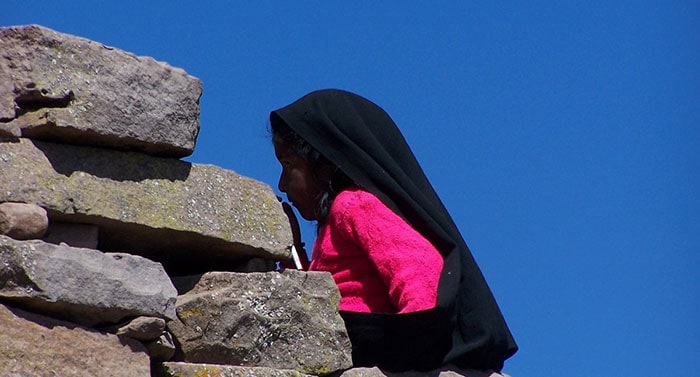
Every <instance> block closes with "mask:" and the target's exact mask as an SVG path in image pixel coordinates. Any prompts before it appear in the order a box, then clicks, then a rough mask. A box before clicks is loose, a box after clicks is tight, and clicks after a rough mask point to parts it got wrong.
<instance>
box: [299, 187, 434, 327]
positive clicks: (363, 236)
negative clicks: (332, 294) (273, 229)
mask: <svg viewBox="0 0 700 377" xmlns="http://www.w3.org/2000/svg"><path fill="white" fill-rule="evenodd" d="M442 264H443V260H442V256H441V255H440V253H439V252H438V251H437V249H435V247H433V245H431V244H430V242H429V241H428V240H426V239H425V237H423V236H422V235H421V234H420V233H418V232H417V231H416V230H414V229H413V228H412V227H411V226H410V225H408V223H406V222H405V221H404V220H403V219H402V218H401V217H399V216H398V215H397V214H395V213H394V212H393V211H392V210H391V209H389V208H388V207H387V206H386V205H384V203H382V202H381V201H380V200H379V199H378V198H377V197H376V196H374V195H373V194H371V193H369V192H367V191H364V190H362V189H360V188H357V187H352V188H350V189H347V190H345V191H343V192H341V193H340V194H339V195H338V196H337V197H336V198H335V200H334V201H333V204H332V205H331V210H330V213H329V216H328V220H327V222H326V223H325V224H324V225H323V226H322V227H321V229H320V232H319V235H318V238H317V239H316V242H315V243H314V247H313V252H312V261H311V265H310V266H309V270H312V271H314V270H315V271H329V272H330V273H331V274H333V279H335V282H336V284H337V285H338V288H339V290H340V295H341V299H340V310H345V311H353V312H372V313H407V312H414V311H419V310H426V309H430V308H433V307H435V302H436V299H437V286H438V281H439V278H440V272H441V271H442Z"/></svg>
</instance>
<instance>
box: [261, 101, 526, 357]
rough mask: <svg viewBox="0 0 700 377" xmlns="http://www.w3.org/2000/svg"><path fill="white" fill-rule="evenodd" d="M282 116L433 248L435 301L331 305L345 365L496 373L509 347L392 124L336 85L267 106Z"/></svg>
mask: <svg viewBox="0 0 700 377" xmlns="http://www.w3.org/2000/svg"><path fill="white" fill-rule="evenodd" d="M270 122H272V123H273V124H274V123H275V122H283V123H285V124H287V125H288V126H289V127H291V128H292V129H293V130H294V131H295V132H297V133H298V134H299V135H300V136H301V137H302V138H303V139H304V140H306V141H307V142H308V143H309V144H311V145H312V146H313V147H315V148H316V149H317V150H318V151H319V152H321V154H323V155H324V156H325V157H326V158H327V159H328V160H330V161H331V162H332V163H333V164H335V165H336V166H338V167H339V168H340V169H341V170H342V171H343V172H344V173H345V174H346V175H348V176H349V177H350V178H351V179H352V180H353V181H354V182H355V183H356V184H357V185H359V186H360V187H362V188H364V189H366V190H368V191H370V192H372V193H374V194H375V195H376V196H377V197H379V198H380V199H381V200H382V201H383V202H384V203H385V204H386V205H387V206H388V207H389V208H391V209H392V210H393V211H395V212H396V213H397V214H399V215H400V216H401V217H403V218H404V219H406V221H408V222H409V223H410V224H411V225H412V226H413V227H414V228H415V229H416V230H418V231H419V232H420V233H421V234H423V235H424V236H425V237H426V238H428V239H429V240H430V241H431V242H432V243H433V245H434V246H435V247H436V248H437V249H438V250H440V252H441V253H442V255H443V257H444V259H445V266H444V269H443V271H442V274H441V277H440V284H439V288H438V304H437V307H436V308H435V309H433V310H428V311H424V312H418V313H409V314H367V313H350V312H341V315H342V316H343V319H344V320H345V322H346V327H347V329H348V334H349V336H350V340H351V342H352V346H353V363H354V364H355V366H372V365H377V366H380V367H383V368H385V369H388V370H394V371H401V370H410V369H418V370H429V369H434V368H436V367H438V366H440V365H443V364H448V363H449V364H454V365H456V366H459V367H462V368H476V369H494V370H497V371H500V370H501V368H502V367H503V361H504V360H505V359H507V358H508V357H510V356H511V355H512V354H514V353H515V352H516V350H517V346H516V344H515V341H514V340H513V337H512V335H511V333H510V331H509V330H508V327H507V325H506V323H505V320H504V319H503V316H502V314H501V312H500V310H499V308H498V305H497V304H496V301H495V299H494V297H493V295H492V293H491V291H490V289H489V287H488V286H487V284H486V281H485V280H484V277H483V276H482V274H481V271H480V270H479V267H478V266H477V264H476V262H475V261H474V258H473V257H472V255H471V252H470V251H469V248H468V247H467V245H466V243H465V242H464V240H463V239H462V236H461V234H460V232H459V230H458V229H457V226H456V225H455V224H454V222H453V220H452V218H451V216H450V215H449V213H448V212H447V210H446V209H445V207H444V205H443V204H442V201H441V200H440V199H439V198H438V196H437V194H436V193H435V191H434V189H433V187H432V185H431V184H430V182H428V179H427V178H426V176H425V174H424V173H423V170H422V169H421V167H420V166H419V164H418V162H417V160H416V158H415V157H414V155H413V152H412V151H411V149H410V147H409V146H408V144H407V143H406V141H405V139H404V138H403V136H402V134H401V132H400V131H399V129H398V128H397V127H396V124H395V123H394V121H393V120H392V119H391V118H390V117H389V115H388V114H387V113H386V112H385V111H384V110H383V109H382V108H380V107H379V106H377V105H376V104H374V103H372V102H371V101H369V100H367V99H365V98H362V97H360V96H358V95H356V94H353V93H350V92H346V91H342V90H334V89H330V90H320V91H316V92H312V93H310V94H307V95H306V96H304V97H302V98H301V99H299V100H297V101H296V102H294V103H292V104H290V105H288V106H286V107H283V108H281V109H279V110H275V111H273V112H272V113H271V114H270Z"/></svg>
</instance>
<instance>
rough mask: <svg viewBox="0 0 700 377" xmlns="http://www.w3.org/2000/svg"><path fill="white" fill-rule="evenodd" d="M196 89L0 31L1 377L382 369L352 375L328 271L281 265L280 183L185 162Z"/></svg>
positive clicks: (151, 68)
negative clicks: (278, 267) (280, 268)
mask: <svg viewBox="0 0 700 377" xmlns="http://www.w3.org/2000/svg"><path fill="white" fill-rule="evenodd" d="M201 93H202V84H201V82H200V81H199V80H198V79H196V78H194V77H192V76H189V75H188V74H187V73H186V72H185V71H183V70H181V69H178V68H173V67H170V66H169V65H167V64H165V63H161V62H158V61H155V60H154V59H152V58H148V57H140V56H135V55H133V54H130V53H128V52H124V51H120V50H119V49H116V48H114V47H109V46H104V45H102V44H100V43H97V42H94V41H89V40H86V39H83V38H79V37H75V36H71V35H66V34H62V33H58V32H55V31H53V30H49V29H47V28H44V27H41V26H35V25H31V26H21V27H9V28H0V344H1V345H2V347H0V376H54V375H60V376H72V375H91V376H149V375H153V376H304V375H318V376H322V375H331V374H333V375H340V374H343V375H344V376H384V375H385V374H384V373H383V372H381V371H380V370H378V369H376V368H371V369H364V368H355V369H353V368H352V363H351V356H350V342H349V340H348V336H347V333H346V331H345V327H344V324H343V321H342V319H341V317H340V316H339V314H338V301H339V294H338V290H337V288H336V287H335V285H334V283H333V280H332V278H331V276H330V275H329V274H327V273H320V272H315V273H307V272H300V271H295V270H285V271H277V270H276V269H275V265H276V264H275V262H276V261H289V259H290V251H289V250H290V245H291V244H292V235H291V231H290V227H289V221H288V218H287V217H286V215H285V214H284V211H283V210H282V207H281V205H280V204H279V202H278V200H277V198H276V196H275V194H274V192H273V191H272V189H271V188H270V187H269V186H268V185H266V184H264V183H261V182H257V181H255V180H253V179H250V178H247V177H243V176H240V175H238V174H236V173H235V172H233V171H230V170H225V169H222V168H219V167H216V166H211V165H199V164H192V163H188V162H185V161H182V160H180V158H182V157H184V156H187V155H189V154H191V153H192V151H193V150H194V147H195V142H196V138H197V134H198V132H199V98H200V96H201ZM444 373H448V374H444ZM433 375H437V373H435V374H433ZM443 375H457V374H455V373H454V372H443Z"/></svg>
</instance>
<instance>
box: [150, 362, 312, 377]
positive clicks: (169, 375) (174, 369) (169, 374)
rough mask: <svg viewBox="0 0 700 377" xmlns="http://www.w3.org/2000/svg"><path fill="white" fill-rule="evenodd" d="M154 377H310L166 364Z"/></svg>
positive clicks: (276, 371)
mask: <svg viewBox="0 0 700 377" xmlns="http://www.w3.org/2000/svg"><path fill="white" fill-rule="evenodd" d="M153 376H154V377H200V376H201V377H204V376H217V377H311V376H312V375H308V374H303V373H299V372H298V371H296V370H291V369H273V368H265V367H241V366H233V365H214V364H192V363H181V362H167V363H162V364H161V365H159V366H157V368H156V370H155V374H154V375H153Z"/></svg>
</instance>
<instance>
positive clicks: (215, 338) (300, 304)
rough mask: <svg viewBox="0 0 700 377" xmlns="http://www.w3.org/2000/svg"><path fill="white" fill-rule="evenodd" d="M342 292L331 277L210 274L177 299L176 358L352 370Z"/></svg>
mask: <svg viewBox="0 0 700 377" xmlns="http://www.w3.org/2000/svg"><path fill="white" fill-rule="evenodd" d="M339 300H340V294H339V292H338V288H337V287H336V285H335V283H334V281H333V278H332V277H331V275H330V274H329V273H325V272H308V273H307V272H300V271H294V270H286V271H284V273H278V272H268V273H229V272H219V273H215V272H212V273H206V274H204V275H203V276H202V277H201V279H200V280H199V282H198V283H197V284H196V285H195V286H194V287H193V288H192V289H191V290H190V291H189V292H187V293H186V294H184V295H181V296H179V297H178V299H177V319H176V320H175V321H171V322H168V325H167V327H168V329H169V330H170V332H171V333H172V334H173V336H174V337H175V339H176V340H177V343H178V344H179V345H180V349H179V355H176V360H183V361H188V362H195V363H212V364H231V365H241V366H258V367H269V368H282V369H294V370H296V371H299V372H301V373H306V374H313V375H325V374H329V373H332V372H335V371H338V370H342V369H346V368H349V367H350V366H351V365H352V362H351V354H350V351H351V348H350V342H349V339H348V336H347V332H346V330H345V324H344V322H343V320H342V318H341V317H340V315H339V314H338V302H339Z"/></svg>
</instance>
